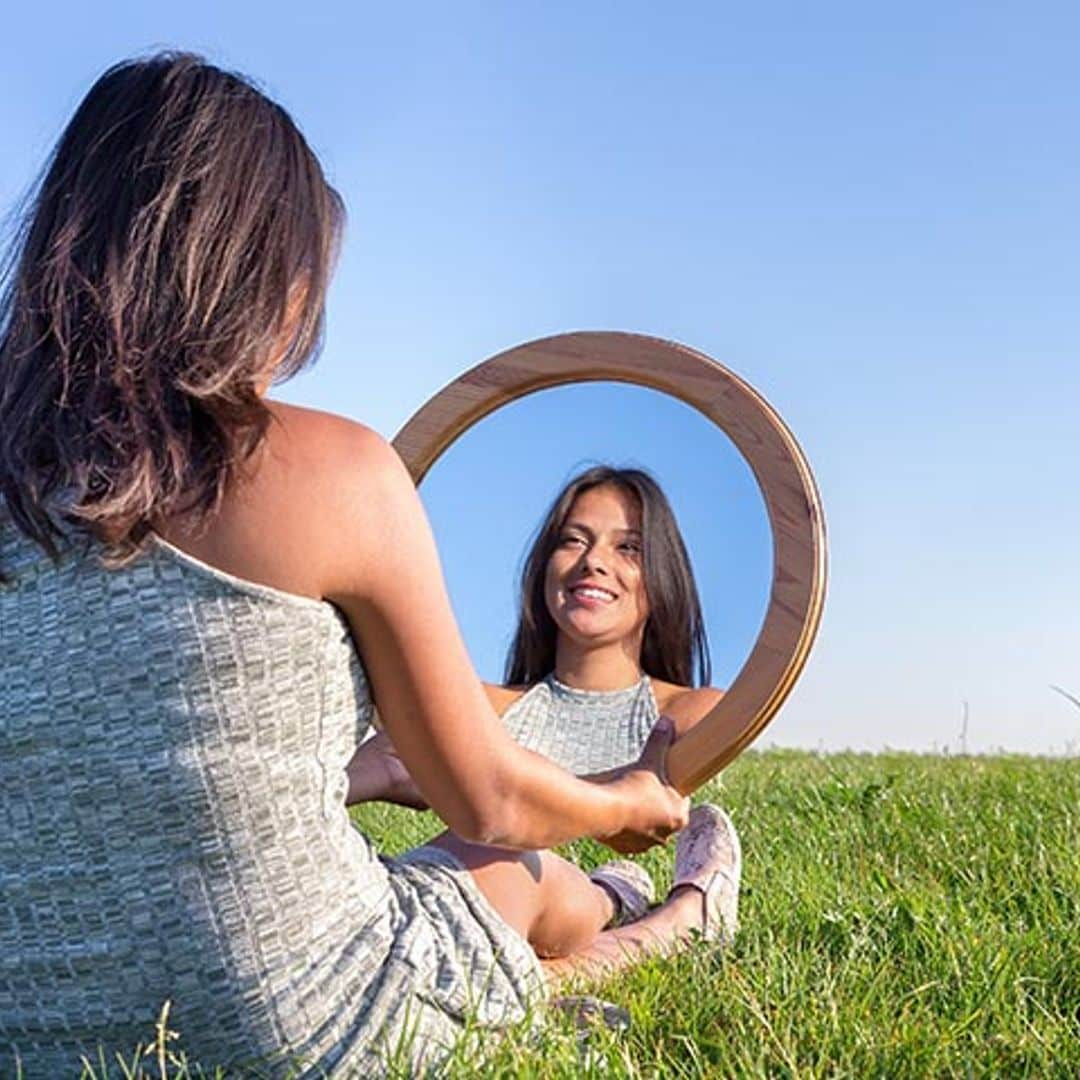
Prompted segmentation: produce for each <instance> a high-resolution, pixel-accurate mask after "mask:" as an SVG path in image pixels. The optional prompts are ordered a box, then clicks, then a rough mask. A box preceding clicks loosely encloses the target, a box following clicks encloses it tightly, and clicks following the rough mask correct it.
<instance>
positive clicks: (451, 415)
mask: <svg viewBox="0 0 1080 1080" xmlns="http://www.w3.org/2000/svg"><path fill="white" fill-rule="evenodd" d="M582 382H623V383H633V384H634V385H637V386H645V387H649V388H650V389H653V390H659V391H660V392H661V393H665V394H670V395H671V396H672V397H675V398H678V399H679V400H680V401H684V402H685V403H686V404H687V405H690V406H691V407H692V408H694V409H697V411H698V412H700V413H702V414H703V415H704V416H706V417H708V418H709V419H710V420H711V421H712V422H713V423H714V424H716V425H717V426H718V427H720V428H721V429H722V430H723V431H724V432H726V433H727V435H728V436H729V437H730V438H731V440H732V442H734V443H735V445H736V446H737V447H738V449H739V452H740V453H741V454H742V455H743V457H744V458H745V459H746V462H747V464H749V466H750V468H751V470H752V471H753V473H754V477H755V478H756V480H757V483H758V486H759V487H760V489H761V494H762V497H763V498H764V500H765V506H766V508H767V510H768V514H769V524H770V527H771V529H772V539H773V578H772V587H771V589H770V593H769V606H768V609H767V611H766V613H765V620H764V622H763V623H762V626H761V630H760V632H759V634H758V637H757V640H756V641H755V643H754V647H753V649H752V650H751V652H750V655H749V657H748V658H747V660H746V662H745V663H744V664H743V666H742V669H741V670H740V671H739V674H738V675H737V676H736V677H735V680H734V681H733V682H732V684H731V685H730V686H729V687H728V688H727V690H726V692H725V693H724V696H723V698H721V700H720V701H719V703H718V704H717V705H716V706H715V707H714V708H713V709H712V710H710V712H709V713H708V714H707V715H706V716H704V717H703V718H702V719H701V720H700V721H699V722H698V723H697V724H696V725H695V726H694V727H693V728H692V729H691V730H690V731H689V732H687V733H686V735H684V736H683V737H682V738H681V739H679V741H678V742H677V743H675V745H674V746H672V748H671V750H670V752H669V754H668V762H667V764H668V776H669V778H670V780H671V782H672V783H673V784H674V785H675V787H677V788H678V789H679V790H680V791H682V792H683V793H684V794H689V793H690V792H692V791H693V790H694V789H695V788H697V787H699V786H700V785H701V784H703V783H704V782H705V781H706V780H709V779H710V778H711V777H713V776H715V775H716V774H717V773H718V772H719V771H720V770H721V769H723V768H724V767H725V766H726V765H727V764H729V763H730V762H731V761H733V760H734V759H735V758H736V757H737V756H738V755H739V754H740V753H741V752H742V751H743V750H744V749H745V748H746V747H747V746H749V745H750V743H752V742H753V741H754V739H756V738H757V736H758V735H759V734H760V733H761V731H762V730H763V729H764V727H765V725H766V724H767V723H768V722H769V721H770V720H771V719H772V718H773V716H774V715H775V714H776V712H777V710H778V709H779V708H780V706H781V705H782V704H783V703H784V700H785V699H786V698H787V696H788V694H789V693H790V692H791V688H792V687H793V686H794V685H795V680H796V679H797V678H798V677H799V674H800V672H801V671H802V669H803V666H804V665H805V663H806V658H807V656H808V655H809V653H810V647H811V645H812V644H813V641H814V637H815V635H816V633H817V628H818V624H819V622H820V621H821V609H822V604H823V602H824V599H825V577H826V571H825V564H826V552H825V519H824V515H823V513H822V508H821V499H820V496H819V495H818V491H817V486H816V485H815V483H814V477H813V475H812V473H811V472H810V466H809V464H808V462H807V460H806V457H805V455H804V454H803V452H802V450H801V449H800V448H799V444H798V443H797V442H796V441H795V437H794V436H793V435H792V434H791V432H790V431H789V430H788V428H787V426H786V425H785V424H784V422H783V420H781V419H780V417H779V416H778V415H777V413H776V411H775V410H774V409H773V408H772V406H771V405H769V403H768V402H767V401H766V400H765V399H764V398H763V397H762V396H761V395H760V394H759V393H757V391H756V390H754V389H753V388H752V387H750V386H749V385H748V384H747V383H745V382H744V381H743V380H742V379H740V378H739V377H738V376H737V375H735V374H734V373H733V372H731V371H729V370H728V369H727V368H725V367H723V366H722V365H720V364H718V363H717V362H716V361H715V360H712V359H710V358H709V357H708V356H705V355H704V354H703V353H699V352H696V351H695V350H693V349H689V348H687V347H686V346H685V345H679V344H677V343H676V342H672V341H663V340H661V339H659V338H653V337H647V336H645V335H643V334H628V333H621V332H614V331H582V332H577V333H570V334H559V335H557V336H555V337H548V338H541V339H539V340H538V341H530V342H527V343H526V344H524V345H518V346H517V347H515V348H513V349H508V350H507V351H506V352H502V353H499V354H498V355H497V356H493V357H492V358H491V359H490V360H486V361H484V363H482V364H479V365H477V366H476V367H474V368H472V369H471V370H469V371H467V372H465V374H464V375H461V376H460V377H459V378H457V379H455V380H454V381H453V382H452V383H450V385H449V386H446V387H444V388H443V389H442V390H440V391H439V392H438V393H437V394H436V395H435V396H434V397H433V398H431V399H430V400H429V401H428V402H427V403H426V404H425V405H423V406H422V407H421V408H420V409H419V410H418V411H417V412H416V413H414V414H413V416H412V417H411V419H410V420H409V421H408V422H407V423H406V424H405V426H404V427H403V428H402V429H401V430H400V431H399V432H398V434H397V435H396V436H395V438H394V447H395V449H396V450H397V452H398V453H399V454H400V455H401V457H402V459H403V460H404V462H405V464H406V465H407V466H408V468H409V471H410V473H411V474H412V478H413V481H414V482H415V483H416V484H419V483H420V481H421V480H423V478H424V477H425V476H426V475H427V472H428V470H429V469H430V468H431V466H432V465H433V464H434V463H435V461H436V460H437V459H438V458H439V457H440V455H441V454H443V452H444V451H446V450H447V449H448V448H449V447H450V446H451V445H452V444H453V443H454V442H455V441H456V440H457V439H458V438H459V437H460V436H461V435H462V434H463V433H464V432H466V431H467V430H468V429H469V428H471V427H472V426H473V425H474V424H476V423H477V422H478V421H480V420H482V419H483V418H484V417H485V416H487V415H488V414H489V413H492V412H494V411H495V410H496V409H498V408H501V407H502V406H503V405H506V404H508V403H510V402H511V401H517V400H518V399H519V398H523V397H525V396H526V395H528V394H532V393H536V392H537V391H539V390H547V389H550V388H552V387H556V386H565V385H567V384H571V383H582Z"/></svg>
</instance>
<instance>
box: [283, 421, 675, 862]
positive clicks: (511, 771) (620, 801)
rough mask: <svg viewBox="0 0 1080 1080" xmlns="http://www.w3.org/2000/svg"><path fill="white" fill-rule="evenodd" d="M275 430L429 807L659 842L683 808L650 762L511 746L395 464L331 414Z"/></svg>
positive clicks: (517, 838) (526, 841)
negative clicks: (564, 761) (562, 755)
mask: <svg viewBox="0 0 1080 1080" xmlns="http://www.w3.org/2000/svg"><path fill="white" fill-rule="evenodd" d="M279 419H280V421H281V427H282V428H283V430H282V431H281V432H279V433H278V435H277V436H276V439H277V443H278V445H279V446H281V448H282V450H281V453H282V455H283V457H284V458H285V459H287V461H288V462H289V467H288V472H289V473H290V474H291V480H290V481H289V482H290V483H292V484H295V485H296V488H297V491H296V494H297V497H298V501H299V502H300V504H301V505H304V504H306V505H307V507H309V508H310V510H311V513H310V517H308V519H307V520H305V522H304V532H305V534H306V535H307V537H309V538H310V543H311V546H312V548H313V550H312V551H311V552H310V553H309V554H310V556H311V558H312V560H313V563H314V565H313V567H312V572H313V573H315V574H317V576H318V580H319V586H318V587H319V591H320V594H321V595H322V596H324V597H325V598H326V599H328V600H330V601H332V602H333V603H334V604H336V605H337V606H338V607H339V608H340V609H341V610H342V612H343V613H344V615H345V617H346V618H347V620H348V622H349V625H350V628H351V630H352V632H353V635H354V637H355V639H356V641H357V644H358V648H359V651H360V653H361V655H362V656H363V658H364V666H365V668H366V669H367V672H368V676H369V679H370V680H371V683H372V688H373V691H374V695H375V698H376V700H377V701H378V703H379V713H380V715H381V717H382V720H383V724H384V727H385V730H386V733H387V735H388V736H389V737H390V739H391V740H392V742H393V745H394V747H395V748H396V750H397V752H398V753H399V755H400V757H401V759H402V761H403V762H404V764H405V767H406V768H407V769H408V771H409V773H410V774H411V775H412V777H413V778H414V779H415V781H416V783H417V786H418V788H419V789H420V791H421V792H422V794H423V795H424V797H425V799H426V800H427V801H428V802H429V803H430V804H431V806H432V808H433V809H434V810H435V811H436V812H437V813H438V814H439V816H440V817H442V818H443V820H444V821H446V822H447V824H448V825H450V827H451V828H453V829H454V830H455V831H456V832H457V833H458V834H459V835H461V836H463V837H464V838H466V839H471V840H477V841H481V842H484V843H490V844H498V845H502V846H508V847H523V848H545V847H551V846H553V845H555V844H559V843H562V842H564V841H566V840H569V839H572V838H574V837H578V836H586V835H588V836H594V837H597V838H600V839H603V838H605V837H610V836H614V835H617V834H621V835H625V834H626V833H627V831H630V832H633V833H636V834H638V835H639V836H640V837H641V838H642V839H643V840H644V841H646V842H648V841H649V840H652V841H659V840H662V839H664V838H665V837H666V836H667V835H669V834H670V833H671V832H673V831H675V830H677V829H678V828H680V827H681V826H682V824H683V823H684V822H685V817H686V804H685V800H683V799H682V798H681V797H680V796H679V795H678V793H677V792H675V791H674V789H672V788H670V787H668V786H667V785H666V784H664V783H663V782H662V781H661V780H660V778H659V775H658V770H654V769H651V768H648V767H645V768H640V769H636V770H631V771H629V772H627V773H626V774H624V775H623V776H621V777H620V778H619V779H618V780H617V781H614V782H612V783H609V784H602V785H601V784H590V783H587V782H585V781H582V780H578V779H577V778H575V777H573V776H571V775H570V774H569V773H567V772H565V771H564V770H563V769H561V768H559V767H558V766H557V765H555V764H553V763H552V762H550V761H548V760H547V759H546V758H542V757H540V756H539V755H536V754H532V753H530V752H529V751H527V750H524V749H522V748H521V747H519V746H517V744H516V743H514V741H513V740H512V739H511V738H510V737H509V735H508V734H507V733H506V731H505V729H504V727H503V725H502V723H501V722H500V721H499V719H498V718H497V717H496V715H495V712H494V710H493V709H492V707H491V705H490V703H489V702H488V700H487V697H486V695H485V693H484V689H483V687H482V686H481V683H480V681H479V679H478V678H477V677H476V674H475V672H474V671H473V669H472V665H471V663H470V661H469V657H468V654H467V652H466V650H465V646H464V644H463V642H462V641H461V637H460V634H459V633H458V630H457V626H456V623H455V622H454V618H453V615H452V613H451V610H450V603H449V599H448V597H447V594H446V589H445V586H444V583H443V579H442V573H441V570H440V567H439V562H438V557H437V555H436V551H435V545H434V541H433V539H432V536H431V530H430V528H429V526H428V523H427V519H426V517H425V515H424V512H423V509H422V507H421V505H420V501H419V498H418V497H417V495H416V491H415V489H414V488H413V485H412V482H411V480H410V478H409V476H408V473H407V472H406V470H405V468H404V466H403V465H402V463H401V460H400V459H399V458H398V457H397V455H396V454H395V453H394V451H393V449H392V448H391V447H390V446H389V445H388V444H387V443H386V442H385V441H384V440H382V439H381V438H379V437H378V436H377V435H375V434H374V433H373V432H371V431H368V430H367V429H365V428H362V427H361V426H359V425H356V424H353V423H351V422H349V421H345V420H342V419H340V418H337V417H332V416H327V415H325V414H320V413H313V412H308V411H306V410H293V409H287V410H281V412H280V414H279Z"/></svg>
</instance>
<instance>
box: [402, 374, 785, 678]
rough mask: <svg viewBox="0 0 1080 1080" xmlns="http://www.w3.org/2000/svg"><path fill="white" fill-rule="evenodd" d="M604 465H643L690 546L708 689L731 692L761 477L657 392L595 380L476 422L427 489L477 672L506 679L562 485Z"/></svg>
mask: <svg viewBox="0 0 1080 1080" xmlns="http://www.w3.org/2000/svg"><path fill="white" fill-rule="evenodd" d="M597 463H603V464H610V465H615V466H633V467H637V468H644V469H646V470H648V471H649V472H650V473H651V474H652V475H653V476H654V477H655V478H656V479H657V480H658V481H659V483H660V485H661V486H662V487H663V489H664V491H665V493H666V494H667V497H668V500H669V501H670V503H671V505H672V508H673V509H674V511H675V515H676V518H677V519H678V522H679V527H680V529H681V531H682V534H683V539H684V540H685V542H686V546H687V549H688V550H689V552H690V558H691V560H692V563H693V569H694V575H695V578H696V579H697V584H698V592H699V594H700V596H701V602H702V608H703V611H704V615H705V622H706V627H707V631H708V636H709V646H710V654H711V660H712V685H714V686H718V687H726V686H729V685H730V684H731V682H732V680H733V679H734V678H735V676H736V674H737V673H738V672H739V670H740V668H741V667H742V666H743V664H744V662H745V661H746V658H747V657H748V656H749V654H750V650H751V648H752V647H753V644H754V641H755V639H756V638H757V634H758V631H759V630H760V628H761V624H762V621H763V619H764V616H765V611H766V607H767V605H768V599H769V591H770V587H771V583H772V537H771V532H770V529H769V520H768V515H767V513H766V509H765V503H764V501H763V499H762V497H761V492H760V490H759V488H758V485H757V482H756V480H755V479H754V475H753V473H752V472H751V470H750V467H749V466H748V465H747V463H746V461H745V459H744V458H743V457H742V455H741V454H740V453H739V451H738V450H737V449H736V448H735V446H734V444H733V443H732V442H731V440H730V439H729V438H728V437H727V435H726V434H725V433H724V432H723V431H722V430H721V429H720V428H718V427H717V426H716V425H715V424H713V423H712V422H711V421H710V420H708V419H706V418H705V417H704V416H702V415H701V414H700V413H699V412H697V410H696V409H693V408H691V407H690V406H688V405H685V404H684V403H683V402H681V401H679V400H678V399H676V398H673V397H670V396H668V395H667V394H662V393H659V392H658V391H655V390H650V389H646V388H643V387H639V386H634V385H631V384H625V383H615V382H593V383H577V384H574V385H571V386H563V387H557V388H555V389H551V390H542V391H539V392H537V393H534V394H530V395H528V396H527V397H524V398H520V399H518V400H517V401H513V402H511V403H510V404H508V405H505V406H503V407H502V408H500V409H498V410H496V411H495V412H494V413H492V414H491V415H490V416H487V417H485V418H484V419H483V420H481V421H479V422H478V423H477V424H475V425H473V427H472V428H470V429H469V430H468V431H466V432H465V433H464V434H463V435H462V436H461V437H460V438H458V439H457V441H456V442H455V443H454V444H453V445H452V446H450V447H449V449H448V450H447V451H446V452H445V453H444V454H443V455H442V456H441V457H440V458H439V460H438V461H436V462H435V464H434V466H433V467H432V469H431V470H430V472H429V473H428V475H427V476H426V477H425V478H424V480H423V482H422V483H421V485H420V495H421V498H422V499H423V502H424V505H425V507H426V509H427V512H428V514H429V516H430V518H431V522H432V527H433V529H434V531H435V539H436V542H437V544H438V548H439V554H440V557H441V558H442V561H443V569H444V572H445V574H446V579H447V583H448V586H449V590H450V598H451V601H452V602H453V605H454V611H455V613H456V615H457V618H458V622H459V624H460V625H461V628H462V632H463V633H464V635H465V641H466V643H467V645H468V647H469V651H470V653H471V655H472V659H473V663H474V665H475V666H476V669H477V671H478V672H479V674H480V676H481V678H483V679H484V680H486V681H488V682H493V683H501V682H502V681H503V679H502V674H503V665H504V663H505V658H506V651H507V649H508V648H509V645H510V641H511V639H512V637H513V633H514V629H515V626H516V623H517V589H518V581H519V577H520V572H521V567H522V564H523V562H524V558H525V555H526V553H527V551H528V547H529V544H530V542H531V540H532V538H533V534H534V532H535V530H536V529H537V528H538V527H539V525H540V522H541V520H542V518H543V516H544V514H545V512H546V510H547V508H548V506H549V505H550V503H551V501H552V500H553V499H554V498H555V496H556V494H557V493H558V492H559V490H560V489H561V488H562V486H563V485H564V484H565V483H566V482H567V481H568V480H570V479H571V478H572V477H574V476H576V475H577V474H578V473H579V472H581V471H582V470H584V469H586V468H588V467H589V466H590V465H594V464H597Z"/></svg>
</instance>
